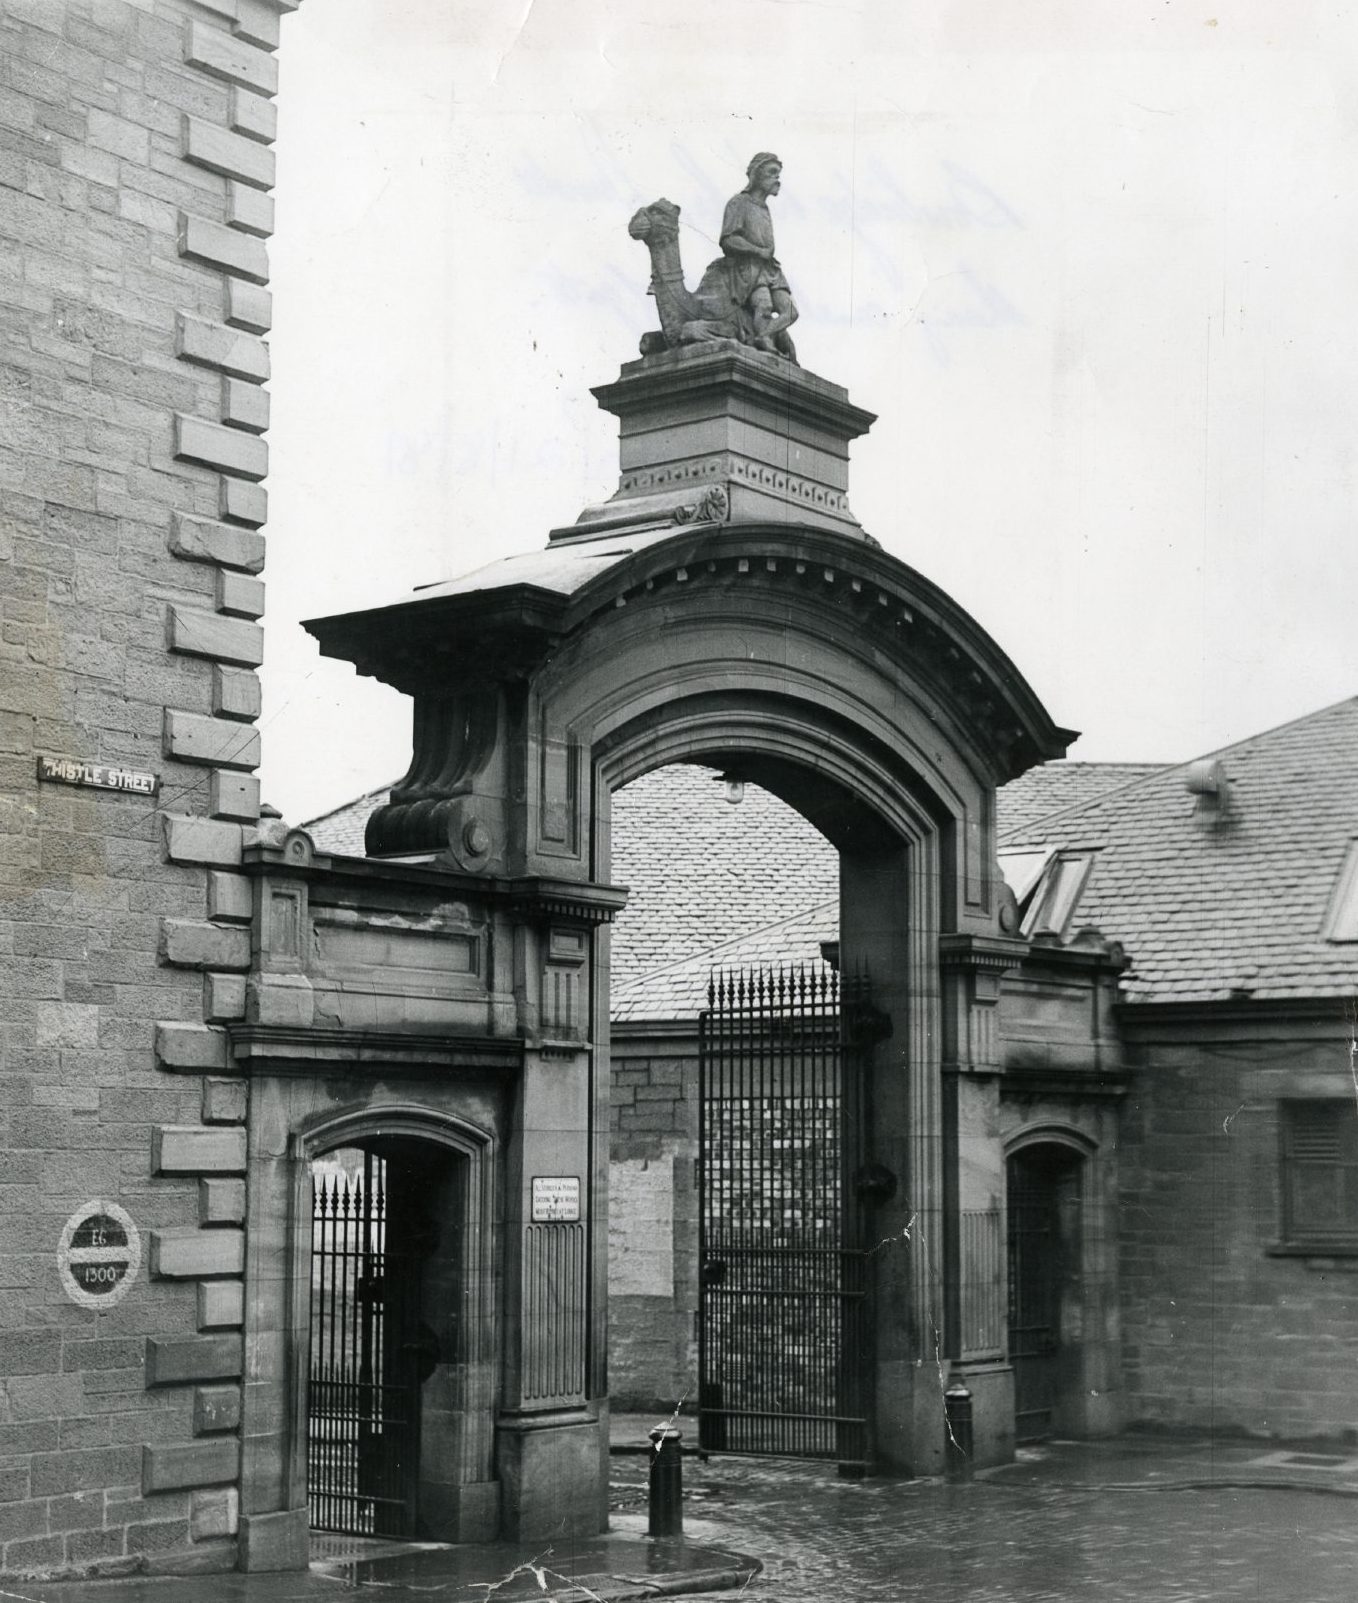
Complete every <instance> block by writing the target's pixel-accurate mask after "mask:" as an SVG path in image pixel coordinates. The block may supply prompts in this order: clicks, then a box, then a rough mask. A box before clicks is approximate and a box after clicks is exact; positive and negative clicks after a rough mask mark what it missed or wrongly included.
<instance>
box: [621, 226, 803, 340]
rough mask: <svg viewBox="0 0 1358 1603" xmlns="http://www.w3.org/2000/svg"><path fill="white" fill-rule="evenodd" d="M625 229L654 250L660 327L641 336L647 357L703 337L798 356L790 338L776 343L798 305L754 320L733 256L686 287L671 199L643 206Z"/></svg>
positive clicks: (653, 280)
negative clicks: (738, 288)
mask: <svg viewBox="0 0 1358 1603" xmlns="http://www.w3.org/2000/svg"><path fill="white" fill-rule="evenodd" d="M627 232H628V233H629V234H630V235H631V236H632V238H633V239H639V240H641V241H643V242H644V244H645V245H646V247H647V249H648V250H649V251H650V253H651V288H650V293H651V294H652V295H654V296H655V304H656V309H657V310H658V311H659V313H660V329H659V331H658V332H652V333H650V334H643V335H642V337H641V354H642V355H643V356H654V355H656V354H657V353H658V352H660V351H666V350H673V349H675V348H676V347H678V346H681V345H692V344H695V343H698V342H700V341H704V340H738V341H739V342H740V343H741V344H742V345H752V346H754V347H755V348H756V349H758V350H762V351H771V352H773V353H775V354H781V355H783V356H787V357H788V358H789V359H790V360H791V361H794V362H795V361H796V355H795V353H793V352H792V342H791V340H788V339H786V338H784V339H783V340H782V341H781V342H780V344H779V345H775V343H774V341H775V340H776V339H777V338H778V336H779V335H785V333H786V330H787V329H788V328H790V327H791V325H792V324H793V323H795V322H796V320H797V309H796V307H795V306H792V307H791V308H790V310H789V312H787V313H786V314H783V315H778V316H773V317H771V318H770V317H765V318H763V319H761V321H760V322H759V324H758V325H756V320H755V313H754V312H753V311H752V310H751V308H750V307H749V306H748V305H742V304H741V303H740V302H739V301H738V300H737V299H736V295H735V291H734V288H733V282H732V275H733V263H732V260H731V258H730V257H729V256H719V257H718V258H717V259H716V261H714V262H712V263H711V264H710V265H709V267H708V268H707V270H706V272H704V274H703V276H702V278H701V280H700V281H699V283H698V287H697V289H696V290H692V291H690V290H689V289H687V288H686V287H685V284H684V268H683V263H682V262H681V260H680V253H679V208H678V207H677V206H676V205H675V204H674V202H673V201H671V200H657V201H653V202H652V203H651V205H649V206H643V207H642V208H641V210H640V211H639V212H637V214H636V215H635V216H634V217H633V218H632V220H631V222H630V223H629V224H628V225H627ZM780 346H781V348H780Z"/></svg>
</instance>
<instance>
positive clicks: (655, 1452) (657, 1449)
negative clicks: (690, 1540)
mask: <svg viewBox="0 0 1358 1603" xmlns="http://www.w3.org/2000/svg"><path fill="white" fill-rule="evenodd" d="M683 1440H684V1433H683V1432H682V1431H681V1430H676V1429H675V1428H674V1426H673V1425H657V1426H656V1427H655V1429H654V1430H653V1431H652V1432H651V1504H650V1522H649V1524H648V1525H647V1527H646V1534H647V1536H682V1535H683V1534H684V1461H683V1458H682V1457H681V1456H680V1454H681V1451H682V1443H683Z"/></svg>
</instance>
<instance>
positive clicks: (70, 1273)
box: [57, 1201, 141, 1308]
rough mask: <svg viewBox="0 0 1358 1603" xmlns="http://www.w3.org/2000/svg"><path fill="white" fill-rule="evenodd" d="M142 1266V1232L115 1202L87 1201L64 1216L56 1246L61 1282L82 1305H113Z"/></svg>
mask: <svg viewBox="0 0 1358 1603" xmlns="http://www.w3.org/2000/svg"><path fill="white" fill-rule="evenodd" d="M140 1266H141V1237H140V1235H138V1233H137V1227H136V1225H134V1224H133V1223H132V1218H131V1215H130V1214H128V1213H127V1211H126V1210H125V1209H123V1208H120V1207H119V1206H118V1204H117V1203H116V1202H103V1201H98V1202H87V1203H86V1204H85V1205H84V1207H83V1208H78V1209H77V1210H76V1212H75V1213H73V1214H72V1215H71V1217H70V1218H69V1219H68V1220H67V1221H66V1228H65V1229H64V1230H63V1231H62V1232H61V1245H60V1247H59V1248H58V1249H57V1267H58V1269H59V1270H60V1271H61V1284H62V1288H63V1290H64V1291H65V1293H66V1295H67V1296H68V1297H69V1298H70V1299H71V1301H72V1302H76V1303H79V1304H80V1306H81V1307H82V1308H115V1307H116V1306H117V1305H118V1304H119V1303H120V1302H121V1301H122V1300H123V1298H124V1297H125V1296H126V1295H127V1294H128V1292H129V1291H130V1290H131V1289H132V1282H133V1281H134V1280H135V1279H136V1278H137V1270H138V1269H139V1268H140Z"/></svg>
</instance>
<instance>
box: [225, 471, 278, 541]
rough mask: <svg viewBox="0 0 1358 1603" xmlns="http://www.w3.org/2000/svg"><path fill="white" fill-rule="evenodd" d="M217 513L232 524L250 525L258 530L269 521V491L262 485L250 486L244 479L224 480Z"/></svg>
mask: <svg viewBox="0 0 1358 1603" xmlns="http://www.w3.org/2000/svg"><path fill="white" fill-rule="evenodd" d="M217 511H218V513H219V514H220V515H221V516H222V517H224V518H228V519H230V521H231V522H232V523H248V524H249V525H250V526H251V528H255V529H257V528H259V527H260V525H261V524H263V523H267V522H268V519H269V495H268V491H267V490H265V488H264V486H263V485H262V484H249V483H247V482H246V481H245V480H244V479H223V480H222V482H221V486H220V492H219V495H218V501H217Z"/></svg>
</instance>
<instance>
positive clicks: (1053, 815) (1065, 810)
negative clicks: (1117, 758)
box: [995, 757, 1198, 849]
mask: <svg viewBox="0 0 1358 1603" xmlns="http://www.w3.org/2000/svg"><path fill="white" fill-rule="evenodd" d="M1057 760H1058V761H1060V759H1059V758H1058V759H1057ZM1197 761H1198V758H1196V757H1190V758H1189V759H1188V762H1197ZM1044 766H1045V765H1044ZM1089 766H1090V767H1091V768H1092V767H1094V766H1095V765H1094V764H1093V763H1091V764H1089ZM1106 766H1107V767H1109V768H1117V767H1122V768H1141V767H1143V766H1144V768H1145V772H1144V773H1139V774H1137V775H1136V777H1135V778H1134V779H1129V780H1128V781H1127V783H1126V784H1125V785H1110V786H1109V787H1108V789H1107V790H1101V791H1100V792H1099V793H1098V795H1097V796H1086V797H1084V798H1083V800H1081V801H1073V802H1067V803H1066V805H1065V806H1064V807H1053V808H1052V810H1051V811H1050V812H1049V813H1039V814H1038V815H1037V817H1036V818H1030V819H1029V820H1028V822H1027V823H1026V824H1015V825H1013V826H1012V827H1011V828H1010V829H1007V830H1006V831H1005V832H1004V834H1003V836H1001V837H1000V838H998V839H997V840H996V842H995V845H996V848H997V849H998V848H999V847H1000V846H1005V845H1008V844H1009V843H1010V842H1011V841H1016V842H1021V841H1024V840H1026V839H1027V838H1028V837H1029V835H1031V833H1032V832H1033V831H1034V830H1037V829H1041V828H1042V827H1043V826H1044V825H1046V824H1049V823H1052V822H1053V821H1054V820H1056V819H1058V818H1065V817H1066V816H1067V815H1068V814H1070V813H1078V812H1083V811H1084V809H1085V808H1087V807H1095V806H1097V805H1098V804H1099V803H1100V802H1105V801H1110V800H1111V799H1112V798H1113V797H1114V796H1121V795H1122V794H1123V793H1124V792H1125V791H1129V790H1135V788H1136V787H1137V786H1138V785H1144V784H1146V783H1147V781H1149V780H1152V779H1157V778H1158V777H1159V776H1160V775H1161V774H1164V773H1167V772H1169V770H1170V769H1172V768H1176V767H1185V768H1186V767H1187V766H1188V763H1163V764H1161V765H1160V766H1159V767H1151V766H1150V765H1148V764H1147V765H1143V764H1141V763H1109V764H1107V765H1106Z"/></svg>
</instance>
